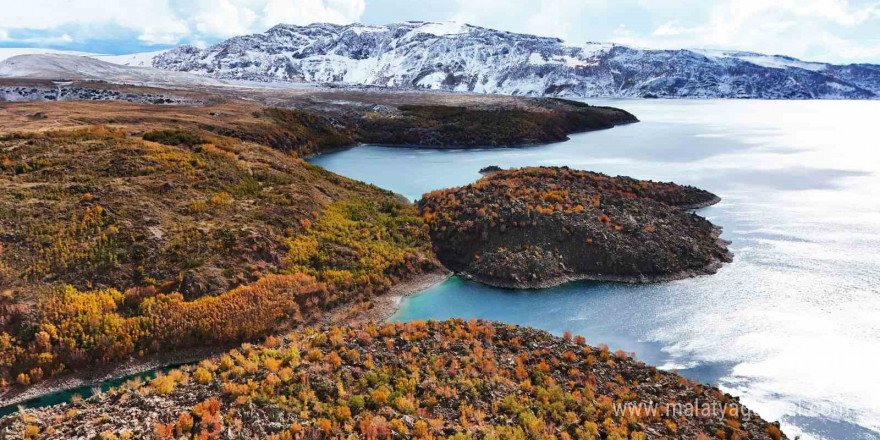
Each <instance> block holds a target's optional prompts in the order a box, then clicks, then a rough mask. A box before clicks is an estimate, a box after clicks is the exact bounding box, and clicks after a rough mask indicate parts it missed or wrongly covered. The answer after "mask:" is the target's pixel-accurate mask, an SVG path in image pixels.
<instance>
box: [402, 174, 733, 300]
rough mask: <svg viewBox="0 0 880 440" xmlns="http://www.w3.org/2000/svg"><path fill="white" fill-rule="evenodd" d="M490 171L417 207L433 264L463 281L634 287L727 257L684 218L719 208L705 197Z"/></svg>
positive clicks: (636, 184) (600, 178)
mask: <svg viewBox="0 0 880 440" xmlns="http://www.w3.org/2000/svg"><path fill="white" fill-rule="evenodd" d="M492 171H493V172H491V173H489V174H488V175H487V176H486V177H483V178H482V179H480V180H479V181H477V182H476V183H474V184H472V185H467V186H463V187H459V188H452V189H446V190H440V191H435V192H432V193H429V194H426V195H425V197H424V198H423V199H422V200H421V201H419V208H420V210H421V213H422V217H423V218H424V219H425V221H426V223H427V224H428V226H429V228H430V233H431V238H432V240H433V243H434V248H435V251H436V252H437V256H438V257H439V258H440V260H441V261H442V262H443V264H445V265H446V266H447V267H449V268H450V269H452V270H454V271H456V272H459V273H460V274H462V275H463V276H465V277H466V278H471V279H475V280H477V281H480V282H483V283H486V284H490V285H493V286H499V287H508V288H545V287H550V286H554V285H558V284H562V283H565V282H569V281H573V280H604V281H621V282H630V283H642V282H652V281H662V280H673V279H680V278H685V277H690V276H694V275H700V274H710V273H714V272H715V271H717V270H718V268H719V267H720V266H721V264H722V263H724V262H728V261H730V260H731V258H732V255H731V254H730V253H729V252H728V251H727V244H726V243H725V242H723V241H722V240H720V239H719V233H720V230H719V228H717V227H716V226H714V225H712V224H711V223H710V222H709V221H707V220H706V219H704V218H702V217H700V216H698V215H696V214H694V213H691V212H687V211H686V210H688V209H694V208H698V207H703V206H708V205H711V204H714V203H717V202H718V201H719V200H720V199H719V198H718V197H717V196H715V195H714V194H712V193H709V192H707V191H704V190H701V189H698V188H694V187H690V186H680V185H676V184H674V183H658V182H651V181H643V180H636V179H633V178H629V177H610V176H606V175H604V174H599V173H591V172H587V171H577V170H572V169H569V168H567V167H562V168H549V167H536V168H522V169H514V170H503V171H495V170H492Z"/></svg>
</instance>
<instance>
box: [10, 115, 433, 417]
mask: <svg viewBox="0 0 880 440" xmlns="http://www.w3.org/2000/svg"><path fill="white" fill-rule="evenodd" d="M80 105H81V104H80ZM141 117H142V118H143V119H147V118H145V117H144V115H142V116H141ZM138 127H140V126H138V125H136V124H132V123H130V124H129V125H127V126H125V127H124V128H112V127H111V128H108V127H106V126H91V127H86V128H80V129H66V130H53V131H39V132H33V131H32V132H16V133H9V134H6V135H0V286H2V288H0V312H2V313H0V397H2V398H3V399H4V400H5V399H6V398H7V397H9V396H7V395H6V391H10V389H9V387H13V389H12V390H11V391H13V392H18V391H22V390H23V389H24V388H26V387H27V386H28V385H32V384H35V383H38V382H40V381H42V380H43V379H45V378H47V377H50V376H53V375H56V374H58V373H63V372H69V371H71V370H73V371H76V370H79V369H83V368H87V369H90V370H91V369H99V368H100V367H102V366H104V365H111V364H114V363H118V362H123V361H128V360H130V359H132V358H141V357H143V356H146V355H149V354H151V353H156V352H160V351H161V352H167V351H172V350H176V349H183V348H187V347H211V346H217V345H228V344H230V343H235V342H241V341H246V340H251V339H252V338H260V337H264V336H265V335H267V334H271V333H277V332H278V331H280V330H282V329H284V328H291V327H294V326H297V325H300V324H302V323H305V322H310V321H314V320H318V319H320V318H321V317H322V316H323V315H324V313H326V312H328V311H330V310H333V309H335V308H337V307H339V306H344V307H343V308H344V309H345V310H346V311H347V312H350V313H355V312H358V311H360V310H363V308H365V307H367V306H368V305H369V303H370V301H371V300H372V299H373V297H374V296H375V295H377V294H380V293H383V292H385V291H387V290H388V289H389V288H390V287H391V286H392V285H394V284H395V283H398V282H401V281H405V280H409V279H412V278H414V277H416V276H419V275H420V274H423V273H427V272H433V271H439V264H438V263H437V262H436V259H435V258H434V256H433V252H432V251H431V249H430V243H429V239H428V237H427V234H426V233H425V232H424V231H423V229H422V222H421V220H420V218H419V217H418V216H417V213H416V211H415V208H414V207H413V206H412V205H410V204H408V203H407V202H406V201H405V200H402V199H401V198H399V197H398V196H397V195H395V194H393V193H391V192H389V191H385V190H381V189H379V188H376V187H374V186H370V185H367V184H364V183H360V182H356V181H352V180H349V179H346V178H344V177H341V176H338V175H335V174H333V173H330V172H328V171H326V170H324V169H322V168H319V167H315V166H312V165H310V164H308V163H307V162H304V161H302V160H300V159H297V158H295V157H293V156H292V155H290V154H286V153H282V152H280V151H277V150H274V149H272V148H269V147H266V146H262V145H258V144H254V143H251V142H242V141H241V140H238V139H233V138H228V137H223V136H218V135H214V134H211V133H209V132H204V131H185V130H179V129H147V130H144V131H138ZM132 132H134V133H136V134H131V133H132Z"/></svg>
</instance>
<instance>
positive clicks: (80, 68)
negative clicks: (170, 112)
mask: <svg viewBox="0 0 880 440" xmlns="http://www.w3.org/2000/svg"><path fill="white" fill-rule="evenodd" d="M0 78H30V79H55V80H68V81H69V80H92V81H106V82H110V83H116V84H132V85H141V86H153V87H162V86H165V87H195V86H219V85H222V84H223V82H222V81H218V80H216V79H213V78H208V77H205V76H199V75H193V74H189V73H186V72H169V71H166V70H159V69H155V68H153V67H136V66H123V65H121V64H114V63H109V62H106V61H101V60H99V59H96V58H91V57H86V56H76V55H67V54H52V53H49V54H29V55H17V56H14V57H10V58H8V59H6V60H3V61H2V62H0Z"/></svg>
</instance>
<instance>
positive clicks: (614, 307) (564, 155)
mask: <svg viewBox="0 0 880 440" xmlns="http://www.w3.org/2000/svg"><path fill="white" fill-rule="evenodd" d="M589 102H591V103H594V104H605V105H614V106H619V107H622V108H625V109H627V110H629V111H631V112H632V113H634V114H635V115H636V116H638V117H639V118H640V119H641V120H642V122H641V123H638V124H633V125H629V126H624V127H617V128H614V129H612V130H606V131H602V132H594V133H586V134H580V135H575V136H572V139H571V140H570V141H568V142H563V143H557V144H551V145H544V146H536V147H526V148H507V149H486V150H422V149H419V150H416V149H399V148H385V147H377V146H363V147H358V148H354V149H351V150H347V151H342V152H338V153H333V154H328V155H324V156H320V157H317V158H315V159H313V160H312V162H313V163H315V164H318V165H321V166H324V167H326V168H328V169H329V170H331V171H334V172H337V173H339V174H342V175H345V176H348V177H352V178H356V179H359V180H363V181H366V182H369V183H374V184H376V185H378V186H381V187H384V188H387V189H391V190H394V191H396V192H399V193H402V194H404V195H406V196H407V197H408V198H410V199H416V198H419V197H420V196H421V194H422V193H424V192H427V191H430V190H434V189H438V188H443V187H449V186H455V185H462V184H467V183H470V182H473V181H474V180H476V179H478V178H479V175H478V172H477V171H478V170H479V169H480V168H482V167H484V166H487V165H499V166H501V167H514V166H526V165H568V166H570V167H573V168H580V169H587V170H592V171H600V172H604V173H607V174H611V175H617V174H623V175H629V176H633V177H637V178H647V179H655V180H664V181H668V180H673V181H675V182H678V183H683V184H692V185H696V186H699V187H702V188H705V189H708V190H710V191H712V192H715V193H716V194H718V195H719V196H721V197H722V199H723V201H722V202H721V203H720V204H718V205H715V206H712V207H709V208H706V209H702V210H700V214H701V215H703V216H705V217H707V218H709V219H710V220H711V221H712V222H714V223H715V224H717V225H720V226H722V227H723V228H724V233H723V235H722V237H723V238H725V239H727V240H731V241H732V242H733V245H732V246H731V249H732V251H733V252H734V253H735V254H736V256H735V260H734V262H733V263H731V264H729V265H726V266H725V267H724V268H723V269H722V270H721V271H720V272H719V273H718V274H716V275H713V276H706V277H699V278H694V279H689V280H682V281H676V282H671V283H662V284H651V285H640V286H637V285H624V284H614V283H595V282H582V283H573V284H569V285H565V286H560V287H557V288H553V289H547V290H543V291H511V290H504V289H495V288H490V287H486V286H482V285H479V284H476V283H471V282H466V281H464V280H461V279H459V278H452V279H450V280H449V281H447V282H446V283H444V284H441V285H439V286H436V287H434V288H432V289H429V290H427V291H425V292H422V293H421V294H418V295H415V296H412V297H410V298H407V299H406V300H404V303H403V304H402V308H401V310H400V311H399V312H398V313H397V314H396V315H395V316H394V317H393V318H392V319H396V320H411V319H428V318H434V319H445V318H449V317H466V318H471V317H473V318H486V319H493V320H499V321H505V322H511V323H515V324H522V325H531V326H533V327H536V328H542V329H546V330H548V331H551V332H553V333H556V334H561V333H562V332H563V331H565V330H569V331H571V332H573V333H575V334H581V335H584V336H585V337H586V338H587V340H588V342H591V343H594V344H599V343H607V344H608V345H609V346H611V348H612V349H614V350H617V349H623V350H626V351H633V352H635V353H636V356H637V358H639V359H641V360H643V361H645V362H648V363H651V364H656V365H659V366H662V367H663V368H667V369H677V370H678V371H679V372H681V373H682V374H684V375H686V376H689V377H691V378H696V379H699V380H701V381H704V382H709V383H712V384H714V385H717V386H719V387H721V388H722V389H724V390H725V391H727V392H730V393H731V394H734V395H737V396H740V397H741V399H742V401H743V403H744V404H746V405H748V406H749V407H750V408H752V409H754V410H756V411H758V412H759V413H760V414H761V415H762V416H764V417H765V418H767V419H771V420H774V419H778V420H781V421H782V425H783V428H784V430H785V432H786V433H787V434H788V435H789V437H790V438H794V436H795V435H800V436H801V438H804V439H847V440H849V439H880V380H878V379H877V375H876V374H877V373H876V369H877V367H876V366H877V364H878V363H880V319H878V318H880V152H878V148H877V145H878V141H877V136H876V133H877V126H876V119H877V116H878V115H880V102H855V101H830V102H822V101H807V102H793V101H700V100H682V101H670V100H604V101H589Z"/></svg>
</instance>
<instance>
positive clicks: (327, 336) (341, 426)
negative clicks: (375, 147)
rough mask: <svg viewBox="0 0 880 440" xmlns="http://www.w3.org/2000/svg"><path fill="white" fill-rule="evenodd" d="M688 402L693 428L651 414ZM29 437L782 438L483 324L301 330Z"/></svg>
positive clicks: (647, 380)
mask: <svg viewBox="0 0 880 440" xmlns="http://www.w3.org/2000/svg"><path fill="white" fill-rule="evenodd" d="M640 402H642V403H649V402H653V403H657V404H659V405H661V406H662V407H663V408H672V407H675V406H676V405H677V404H681V405H684V404H688V403H694V402H698V403H697V405H699V406H703V405H709V406H711V407H713V408H715V409H714V410H712V412H711V413H706V414H704V415H702V416H698V417H695V416H693V415H687V414H686V413H680V414H676V413H674V412H673V411H666V410H664V409H659V410H657V411H653V410H644V411H642V410H638V409H637V408H638V406H631V407H630V408H631V409H626V407H625V406H624V405H626V404H637V403H640ZM0 432H5V433H7V434H8V435H10V436H12V437H25V438H34V439H36V438H47V439H67V438H74V437H77V438H102V439H126V438H146V437H150V436H152V437H153V438H156V439H184V438H186V439H190V438H198V439H238V438H264V439H271V440H285V439H316V438H360V439H368V440H372V439H392V438H395V439H400V438H415V439H434V438H447V439H455V440H465V439H512V440H516V439H523V440H525V439H532V440H551V439H559V440H570V439H608V440H640V439H647V438H652V439H666V438H686V439H703V440H708V439H710V438H712V439H721V440H725V439H726V440H737V439H752V440H764V439H766V440H769V439H776V440H778V439H780V438H782V435H781V433H780V431H779V428H778V425H775V424H769V423H767V422H765V421H764V420H762V419H761V418H760V417H758V416H757V415H755V414H753V413H750V412H748V410H747V409H745V408H743V407H742V406H740V405H739V403H738V401H737V400H736V399H735V398H733V397H731V396H730V395H726V394H723V393H721V392H720V391H719V390H718V389H716V388H711V387H708V386H702V385H699V384H696V383H693V382H690V381H688V380H685V379H684V378H682V377H680V376H678V375H676V374H673V373H669V372H664V371H659V370H657V369H655V368H653V367H648V366H645V365H644V364H641V363H639V362H636V361H634V360H633V359H632V358H631V357H630V356H629V355H627V354H626V353H623V352H617V353H611V352H609V351H608V349H607V347H604V346H599V347H591V346H589V345H587V344H586V341H585V340H584V339H583V338H581V337H574V338H573V337H571V335H568V334H566V335H565V337H564V338H557V337H553V336H551V335H549V334H547V333H545V332H541V331H536V330H531V329H525V328H520V327H515V326H509V325H505V324H498V323H489V322H482V321H470V322H464V321H461V320H455V321H452V320H450V321H447V322H427V323H426V322H421V321H415V322H409V323H406V324H401V323H396V324H392V323H385V324H381V325H377V324H367V325H364V326H360V327H353V328H350V327H332V328H329V329H326V330H321V331H318V330H315V329H306V330H304V331H302V332H296V333H291V334H289V335H287V336H285V337H283V338H276V337H270V338H268V339H267V340H266V341H265V343H264V344H263V345H259V346H254V345H250V344H246V345H243V346H242V347H241V348H239V349H236V350H233V351H231V352H229V353H228V354H226V355H223V356H221V357H219V358H214V359H209V360H205V361H202V362H201V363H199V364H198V365H195V366H191V367H185V368H183V369H180V370H174V371H172V372H170V373H168V374H167V375H163V376H159V377H157V378H156V379H153V380H151V381H149V382H146V383H145V382H140V381H133V382H130V383H128V384H126V385H124V386H123V387H121V388H120V389H115V390H111V391H109V392H108V393H105V394H102V395H99V396H97V397H94V398H92V399H89V400H87V401H75V402H73V403H70V404H65V405H62V406H57V407H52V408H46V409H40V410H27V411H24V412H22V413H18V414H16V415H13V416H10V417H7V418H6V419H3V420H2V421H0Z"/></svg>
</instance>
